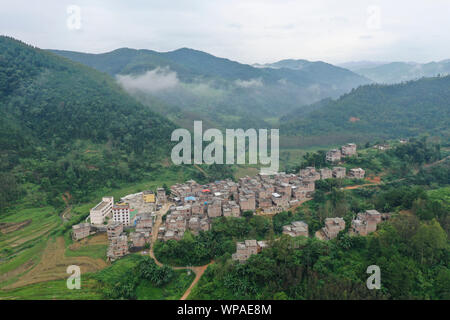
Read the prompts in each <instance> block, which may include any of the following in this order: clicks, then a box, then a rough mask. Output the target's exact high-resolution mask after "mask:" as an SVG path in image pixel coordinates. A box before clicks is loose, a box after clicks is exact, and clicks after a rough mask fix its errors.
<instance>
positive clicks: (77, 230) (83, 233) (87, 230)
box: [72, 223, 95, 241]
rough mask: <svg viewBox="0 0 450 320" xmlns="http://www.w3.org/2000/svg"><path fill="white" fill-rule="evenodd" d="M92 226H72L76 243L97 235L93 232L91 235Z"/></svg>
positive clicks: (83, 224) (86, 224) (84, 224)
mask: <svg viewBox="0 0 450 320" xmlns="http://www.w3.org/2000/svg"><path fill="white" fill-rule="evenodd" d="M91 230H92V229H91V224H90V223H80V224H76V225H74V226H72V239H73V240H75V241H78V240H81V239H84V238H87V237H89V236H90V235H91V234H92V233H95V231H93V230H92V231H93V232H92V233H91Z"/></svg>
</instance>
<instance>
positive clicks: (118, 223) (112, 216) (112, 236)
mask: <svg viewBox="0 0 450 320" xmlns="http://www.w3.org/2000/svg"><path fill="white" fill-rule="evenodd" d="M166 202H167V195H166V192H165V190H164V189H163V188H158V189H157V192H156V195H155V193H154V192H152V191H143V192H139V193H135V194H130V195H127V196H125V197H123V198H121V199H120V201H119V202H118V203H114V198H113V197H103V198H102V201H101V202H100V203H99V204H97V205H96V206H95V207H93V208H92V209H91V210H90V216H89V218H90V222H91V223H80V224H77V225H74V226H72V238H73V239H74V240H81V239H83V238H86V237H88V236H89V235H91V234H93V233H96V232H106V233H107V235H108V242H109V247H108V251H107V257H108V260H110V261H114V260H116V259H118V258H120V257H122V256H124V255H126V254H128V252H129V250H130V249H131V250H138V249H142V248H143V247H145V245H146V244H148V243H150V242H151V236H152V228H153V219H154V215H155V210H156V209H157V207H158V206H160V205H162V204H164V203H166ZM124 228H127V229H128V230H129V229H134V230H132V232H130V234H129V236H127V234H126V233H124Z"/></svg>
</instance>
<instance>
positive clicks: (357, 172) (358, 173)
mask: <svg viewBox="0 0 450 320" xmlns="http://www.w3.org/2000/svg"><path fill="white" fill-rule="evenodd" d="M365 174H366V172H365V171H364V170H363V169H361V168H356V169H350V171H349V173H348V175H349V177H350V178H354V179H364V175H365Z"/></svg>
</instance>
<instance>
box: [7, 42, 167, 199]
mask: <svg viewBox="0 0 450 320" xmlns="http://www.w3.org/2000/svg"><path fill="white" fill-rule="evenodd" d="M0 107H1V108H0V146H1V148H0V149H1V150H0V158H1V165H0V174H1V175H2V177H5V178H4V179H1V182H0V183H1V184H5V185H4V186H2V187H0V190H1V191H2V197H0V198H1V199H3V200H2V202H3V204H4V203H5V202H9V201H11V200H13V199H14V198H16V197H17V196H18V195H19V194H20V192H19V191H18V190H16V189H15V188H14V187H11V186H16V185H21V184H23V183H33V184H37V185H39V187H40V188H41V189H43V190H44V191H51V192H53V193H54V194H56V193H58V192H60V193H61V192H64V191H69V192H73V193H74V195H75V196H76V197H78V198H79V197H83V196H84V195H87V194H88V193H89V192H90V191H92V190H94V189H95V188H97V187H99V186H102V185H105V184H108V183H112V182H113V181H114V180H116V181H133V180H136V179H138V175H139V172H140V171H144V170H145V171H152V170H153V169H154V168H155V166H157V165H158V163H159V162H160V160H161V159H162V158H163V157H164V156H166V155H168V154H169V150H170V149H169V148H168V145H169V144H170V135H171V132H172V130H173V129H174V128H175V126H174V124H173V123H171V122H170V121H168V120H167V119H165V118H164V117H162V116H160V115H158V114H156V113H155V112H152V111H151V110H150V109H149V108H148V107H145V106H143V105H142V104H140V103H139V102H137V101H136V100H135V99H133V98H132V97H130V96H129V95H127V94H126V93H125V92H124V91H123V90H122V89H121V88H120V87H119V86H118V85H117V84H116V82H115V81H114V80H113V79H112V78H111V77H109V76H108V75H106V74H103V73H100V72H98V71H95V70H93V69H90V68H88V67H86V66H83V65H81V64H79V63H74V62H72V61H70V60H68V59H65V58H62V57H59V56H57V55H55V54H53V53H50V52H47V51H44V50H40V49H37V48H33V47H31V46H28V45H26V44H24V43H22V42H19V41H16V40H14V39H12V38H8V37H0ZM5 192H6V194H4V193H5Z"/></svg>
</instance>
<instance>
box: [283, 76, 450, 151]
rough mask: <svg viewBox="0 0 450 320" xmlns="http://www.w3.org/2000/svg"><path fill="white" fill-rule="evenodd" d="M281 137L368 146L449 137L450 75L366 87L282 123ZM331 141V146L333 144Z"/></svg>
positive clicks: (296, 114)
mask: <svg viewBox="0 0 450 320" xmlns="http://www.w3.org/2000/svg"><path fill="white" fill-rule="evenodd" d="M281 123H284V125H282V126H281V133H282V134H284V135H297V136H328V137H333V139H334V140H335V141H333V142H336V143H338V142H339V143H340V142H345V141H340V138H342V139H341V140H347V141H349V139H350V140H355V141H360V142H363V141H368V140H373V139H375V138H396V137H408V136H415V135H419V134H423V133H430V134H444V135H447V136H448V135H449V133H450V132H449V123H450V76H448V77H437V78H423V79H420V80H418V81H410V82H407V83H403V84H397V85H367V86H363V87H359V88H358V89H355V90H353V91H352V92H351V93H349V94H346V95H343V96H342V97H341V98H339V99H338V100H331V101H328V102H327V103H324V104H321V105H320V106H319V109H318V110H315V111H312V112H311V113H309V114H307V115H304V113H303V112H302V110H299V111H298V112H297V113H296V112H293V113H292V114H290V115H289V116H286V117H284V118H282V121H281ZM328 142H330V141H328Z"/></svg>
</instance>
